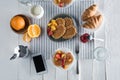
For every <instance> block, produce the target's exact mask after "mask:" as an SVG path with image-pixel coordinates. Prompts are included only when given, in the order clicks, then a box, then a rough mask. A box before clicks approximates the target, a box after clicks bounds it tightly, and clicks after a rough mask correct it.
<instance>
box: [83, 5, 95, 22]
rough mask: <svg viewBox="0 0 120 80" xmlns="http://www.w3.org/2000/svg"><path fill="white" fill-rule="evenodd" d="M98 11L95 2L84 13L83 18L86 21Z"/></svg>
mask: <svg viewBox="0 0 120 80" xmlns="http://www.w3.org/2000/svg"><path fill="white" fill-rule="evenodd" d="M96 12H97V5H96V4H93V5H91V6H90V7H89V8H87V9H86V10H85V11H84V12H83V14H82V20H83V21H86V20H87V19H89V18H90V17H92V16H93V15H95V14H96Z"/></svg>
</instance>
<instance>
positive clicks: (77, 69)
mask: <svg viewBox="0 0 120 80" xmlns="http://www.w3.org/2000/svg"><path fill="white" fill-rule="evenodd" d="M75 53H76V56H77V64H76V73H77V74H79V43H76V45H75Z"/></svg>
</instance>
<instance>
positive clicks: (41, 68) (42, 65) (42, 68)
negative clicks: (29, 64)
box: [33, 54, 47, 74]
mask: <svg viewBox="0 0 120 80" xmlns="http://www.w3.org/2000/svg"><path fill="white" fill-rule="evenodd" d="M33 62H34V65H35V69H36V73H37V74H44V73H46V72H47V66H46V62H45V59H44V58H43V56H42V55H41V54H39V55H34V56H33Z"/></svg>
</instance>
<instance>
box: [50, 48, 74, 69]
mask: <svg viewBox="0 0 120 80" xmlns="http://www.w3.org/2000/svg"><path fill="white" fill-rule="evenodd" d="M58 50H61V51H63V52H65V53H68V52H70V53H71V55H72V56H73V62H72V63H71V64H70V65H69V67H68V68H67V69H63V68H62V67H58V66H56V65H55V64H54V62H53V57H54V55H55V53H56V52H57V51H58ZM51 61H52V64H53V66H54V67H55V68H57V69H60V70H64V71H67V70H70V69H71V68H72V67H73V66H74V64H75V62H76V60H75V56H74V54H73V52H72V51H71V50H70V49H68V48H58V49H57V50H56V51H55V52H54V54H53V55H52V58H51Z"/></svg>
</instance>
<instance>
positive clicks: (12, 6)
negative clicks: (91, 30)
mask: <svg viewBox="0 0 120 80" xmlns="http://www.w3.org/2000/svg"><path fill="white" fill-rule="evenodd" d="M119 3H120V1H119V0H114V1H107V0H105V11H104V15H105V22H106V26H105V30H106V31H105V32H106V33H105V34H106V36H103V35H101V34H100V33H103V30H104V29H103V30H102V29H100V30H99V31H98V32H96V37H101V38H103V37H105V38H106V39H105V40H106V47H107V48H108V49H109V50H110V52H111V53H110V58H109V59H108V62H107V73H108V74H107V76H108V80H120V76H119V74H120V68H119V67H120V58H119V57H120V54H119V48H120V44H119V40H120V38H119V36H120V33H119V29H120V28H119V17H120V15H119V14H120V10H118V8H119V7H120V4H119ZM0 5H1V7H0V10H1V15H0V18H1V19H0V22H1V23H0V26H1V29H0V37H1V38H0V44H1V47H0V63H1V65H0V79H1V80H48V79H52V80H74V79H75V78H74V77H75V75H72V74H74V73H70V75H72V76H73V77H72V76H71V77H67V75H69V74H68V73H67V72H65V73H63V72H61V71H59V70H55V69H53V66H52V65H51V63H50V61H47V63H48V65H50V66H49V71H51V73H48V74H45V75H43V76H33V75H32V74H31V70H30V67H29V66H31V68H32V67H34V66H32V65H30V63H31V62H30V61H31V60H30V58H27V59H18V60H15V61H10V60H9V58H10V57H11V55H12V54H13V49H14V47H16V46H17V45H18V44H24V45H28V44H26V43H24V42H22V41H21V37H19V36H18V35H17V34H15V33H14V32H12V30H11V29H10V27H9V21H10V18H11V17H12V16H14V15H15V14H18V3H17V1H16V0H12V1H7V0H4V1H0ZM113 14H114V15H113ZM99 45H103V44H101V43H99V44H98V43H97V44H95V46H99ZM100 65H101V64H100ZM103 69H104V68H102V66H101V67H99V69H97V70H98V71H97V73H98V74H97V73H96V72H95V73H96V74H95V75H97V76H98V77H97V78H98V79H95V78H94V80H104V79H103V78H104V74H102V71H104V70H103ZM73 70H75V67H74V68H73ZM91 70H92V61H91V60H84V61H81V75H80V77H81V80H92V76H91V73H89V72H91ZM69 72H70V71H69ZM55 73H58V74H57V75H56V76H55ZM61 73H63V74H61ZM61 76H62V77H61ZM36 77H37V79H36ZM34 78H35V79H34Z"/></svg>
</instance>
